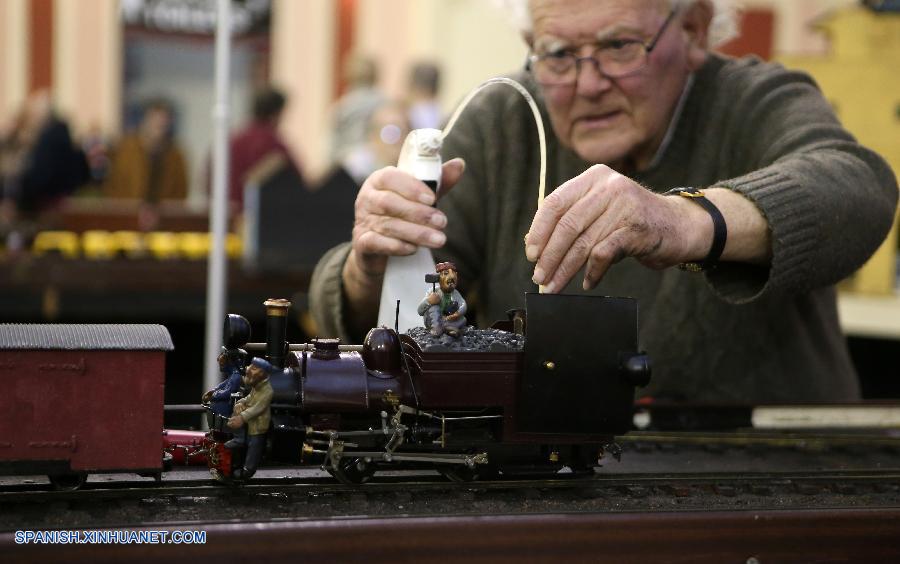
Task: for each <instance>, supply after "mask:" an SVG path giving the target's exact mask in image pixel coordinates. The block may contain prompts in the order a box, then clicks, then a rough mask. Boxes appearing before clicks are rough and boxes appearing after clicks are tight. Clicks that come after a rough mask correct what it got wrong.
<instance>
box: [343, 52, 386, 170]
mask: <svg viewBox="0 0 900 564" xmlns="http://www.w3.org/2000/svg"><path fill="white" fill-rule="evenodd" d="M344 80H345V81H346V82H347V93H346V94H344V95H343V96H341V98H340V99H339V100H338V101H337V103H336V104H335V106H334V109H333V111H332V129H331V153H330V155H331V162H332V163H340V162H342V161H343V160H344V158H346V157H347V155H348V154H349V153H350V152H351V151H353V150H354V149H356V148H357V147H358V146H360V145H362V144H364V143H365V141H366V124H368V123H369V120H370V118H371V117H372V114H373V113H374V112H375V110H376V109H377V108H378V107H379V106H381V105H382V104H383V103H384V101H385V96H384V94H382V93H381V91H380V90H378V88H377V86H376V85H377V83H378V66H377V65H376V64H375V61H374V60H372V59H371V58H368V57H362V56H352V57H351V58H350V59H349V60H348V61H347V65H346V67H345V75H344Z"/></svg>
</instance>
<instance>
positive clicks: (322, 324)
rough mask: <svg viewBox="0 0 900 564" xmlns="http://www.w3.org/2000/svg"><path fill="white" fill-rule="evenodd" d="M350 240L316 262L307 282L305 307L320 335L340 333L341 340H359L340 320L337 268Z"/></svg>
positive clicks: (340, 284)
mask: <svg viewBox="0 0 900 564" xmlns="http://www.w3.org/2000/svg"><path fill="white" fill-rule="evenodd" d="M350 248H351V247H350V242H346V243H341V244H340V245H338V246H336V247H334V248H332V249H331V250H329V251H328V252H327V253H325V255H324V256H323V257H322V258H321V259H320V260H319V262H318V264H316V269H315V270H314V271H313V275H312V280H311V281H310V283H309V309H310V312H311V313H312V316H313V319H315V321H316V326H317V328H318V330H319V334H320V335H321V336H329V337H340V339H341V341H343V342H345V343H355V342H362V341H361V340H360V339H356V337H357V336H355V335H351V334H350V331H349V330H348V329H347V324H346V322H345V320H344V289H343V282H342V281H341V272H342V271H343V270H344V263H345V262H346V261H347V257H348V256H349V255H350Z"/></svg>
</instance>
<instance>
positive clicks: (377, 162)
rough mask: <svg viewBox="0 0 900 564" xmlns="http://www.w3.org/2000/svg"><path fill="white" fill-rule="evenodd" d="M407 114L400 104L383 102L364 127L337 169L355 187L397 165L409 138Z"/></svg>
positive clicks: (403, 106) (388, 101)
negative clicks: (345, 174)
mask: <svg viewBox="0 0 900 564" xmlns="http://www.w3.org/2000/svg"><path fill="white" fill-rule="evenodd" d="M407 115H408V112H407V108H406V106H405V105H404V104H402V103H400V102H397V101H393V100H385V101H382V102H381V104H379V105H378V106H377V107H376V108H375V110H374V111H373V112H372V115H371V116H370V117H369V119H368V120H367V121H366V123H364V124H363V125H364V126H365V129H364V131H365V138H364V140H363V142H362V143H360V144H358V145H356V147H355V148H353V149H352V150H350V152H349V153H347V155H346V156H345V157H344V159H343V160H342V161H341V167H342V168H343V169H344V171H345V172H346V173H347V174H348V175H349V176H350V177H351V178H352V179H353V181H354V183H355V185H356V186H362V183H363V181H364V180H365V179H366V177H367V176H369V175H370V174H371V173H373V172H374V171H376V170H378V169H379V168H383V167H386V166H393V165H396V164H397V159H398V158H399V157H400V149H401V148H402V147H403V141H404V140H405V139H406V136H407V135H408V134H409V131H410V128H409V127H410V126H409V120H408V118H407Z"/></svg>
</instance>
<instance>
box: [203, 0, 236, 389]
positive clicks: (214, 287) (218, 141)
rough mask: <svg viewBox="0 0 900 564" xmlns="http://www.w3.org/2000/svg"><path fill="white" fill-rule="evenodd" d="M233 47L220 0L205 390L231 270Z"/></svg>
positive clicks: (225, 2) (227, 12) (214, 380)
mask: <svg viewBox="0 0 900 564" xmlns="http://www.w3.org/2000/svg"><path fill="white" fill-rule="evenodd" d="M230 48H231V0H218V18H217V25H216V69H215V76H216V103H215V105H214V106H213V111H212V118H213V130H214V134H213V194H212V201H211V203H210V218H209V219H210V222H209V227H210V236H211V239H212V245H211V246H210V249H209V261H208V265H209V267H208V268H209V269H208V271H207V278H206V348H205V354H204V357H203V358H204V361H205V368H204V372H203V374H204V376H203V385H204V388H203V389H204V390H210V389H212V388H214V387H215V386H216V385H217V384H218V383H219V380H220V376H219V365H218V362H216V357H217V356H218V355H219V347H220V346H222V329H223V323H224V320H225V298H226V283H227V272H226V263H225V231H226V227H227V225H226V224H227V223H228V208H227V204H228V202H227V193H226V187H227V186H228V86H229V70H230V60H229V58H230V54H231V53H230V51H229V50H230Z"/></svg>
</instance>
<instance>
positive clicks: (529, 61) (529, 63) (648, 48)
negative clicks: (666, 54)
mask: <svg viewBox="0 0 900 564" xmlns="http://www.w3.org/2000/svg"><path fill="white" fill-rule="evenodd" d="M677 13H678V8H675V9H674V10H672V11H671V12H669V15H668V16H666V20H665V21H664V22H663V24H662V25H661V26H660V28H659V31H657V32H656V35H654V36H653V39H651V40H650V41H648V42H647V43H644V42H643V41H638V40H627V42H628V43H633V44H635V43H636V44H639V45H641V46H642V47H643V48H644V62H643V63H642V64H641V65H640V66H639V67H636V68H634V69H632V70H630V71H628V72H625V73H622V74H609V73H608V72H606V71H605V70H603V67H602V66H601V65H600V61H598V60H597V58H596V56H597V51H599V50H600V49H601V47H600V46H595V48H594V52H593V53H591V54H590V55H588V56H587V57H576V56H575V55H574V53H573V54H572V55H571V57H572V60H573V67H574V68H575V76H574V78H573V79H572V81H571V82H555V83H542V82H540V81H538V80H537V77H535V81H537V82H538V84H544V85H547V86H570V85H572V84H575V83H576V82H577V81H578V73H579V72H580V71H581V62H582V61H586V60H590V61H593V62H594V66H595V67H596V68H597V71H598V72H600V73H601V74H603V75H604V76H606V77H609V78H623V77H626V76H631V75H633V74H635V73H636V72H638V71H640V70H641V69H643V68H644V67H646V66H647V61H648V60H649V59H650V53H652V52H653V50H654V49H655V48H656V46H657V44H658V43H659V40H660V39H662V36H663V34H664V33H665V32H666V28H668V27H669V24H670V23H671V22H672V20H674V19H675V15H676V14H677ZM548 56H549V55H536V54H534V53H529V55H528V58H526V59H525V70H526V71H527V72H529V73H531V76H535V75H534V67H533V65H534V64H535V63H537V62H538V61H540V60H541V59H543V58H546V57H548Z"/></svg>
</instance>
